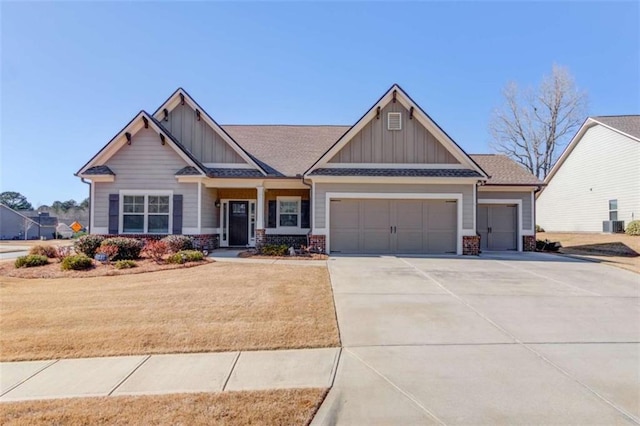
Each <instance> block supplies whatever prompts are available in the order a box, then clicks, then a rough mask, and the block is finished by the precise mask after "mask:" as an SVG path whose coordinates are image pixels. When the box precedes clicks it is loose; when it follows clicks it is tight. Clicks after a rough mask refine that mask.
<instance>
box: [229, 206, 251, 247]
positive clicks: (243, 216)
mask: <svg viewBox="0 0 640 426" xmlns="http://www.w3.org/2000/svg"><path fill="white" fill-rule="evenodd" d="M248 219H249V202H248V201H229V245H230V246H246V245H247V244H248V243H249V220H248Z"/></svg>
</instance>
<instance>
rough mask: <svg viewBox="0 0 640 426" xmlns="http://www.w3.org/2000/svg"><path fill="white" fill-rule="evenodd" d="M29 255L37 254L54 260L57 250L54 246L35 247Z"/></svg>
mask: <svg viewBox="0 0 640 426" xmlns="http://www.w3.org/2000/svg"><path fill="white" fill-rule="evenodd" d="M29 254H37V255H40V256H46V257H48V258H49V259H53V258H55V257H56V248H55V247H54V246H33V247H31V250H29Z"/></svg>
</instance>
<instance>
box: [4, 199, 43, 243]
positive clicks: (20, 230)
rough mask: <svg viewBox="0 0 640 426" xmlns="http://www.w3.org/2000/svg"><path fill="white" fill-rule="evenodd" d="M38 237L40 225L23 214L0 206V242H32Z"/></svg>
mask: <svg viewBox="0 0 640 426" xmlns="http://www.w3.org/2000/svg"><path fill="white" fill-rule="evenodd" d="M39 237H40V224H39V223H38V222H36V221H35V220H33V219H32V218H30V217H28V216H26V215H25V214H24V212H19V211H17V210H13V209H12V208H10V207H8V206H5V205H4V204H0V240H33V239H36V238H39Z"/></svg>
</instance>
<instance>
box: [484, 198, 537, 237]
mask: <svg viewBox="0 0 640 426" xmlns="http://www.w3.org/2000/svg"><path fill="white" fill-rule="evenodd" d="M531 195H532V194H531V192H530V191H522V192H520V191H518V192H514V191H508V192H507V191H505V192H495V191H482V190H481V189H478V199H477V203H478V204H482V200H483V199H485V200H489V199H494V200H522V230H523V231H533V228H534V218H533V209H532V204H531V198H532V197H531Z"/></svg>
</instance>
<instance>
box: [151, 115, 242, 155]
mask: <svg viewBox="0 0 640 426" xmlns="http://www.w3.org/2000/svg"><path fill="white" fill-rule="evenodd" d="M162 124H163V125H164V127H165V128H166V129H167V130H168V131H169V132H171V134H172V135H173V136H175V137H176V138H177V139H178V140H179V141H180V142H181V143H182V145H183V146H184V147H185V148H186V149H188V150H189V151H190V152H191V153H192V154H193V155H194V156H195V157H196V158H197V159H198V160H200V162H202V163H225V164H247V163H246V161H244V159H243V158H242V157H240V155H239V154H238V153H237V152H236V151H235V150H234V149H233V148H232V147H231V146H230V145H229V144H228V143H227V142H226V141H225V140H223V139H222V137H221V136H220V135H219V134H218V133H217V132H216V131H215V130H214V129H213V128H212V127H211V126H210V125H209V124H207V123H206V122H205V121H204V120H203V119H202V116H201V117H200V120H198V116H197V113H196V111H195V109H193V108H192V107H191V106H189V105H187V104H186V103H185V104H184V105H182V104H178V106H176V107H175V108H174V109H173V110H171V112H169V114H168V116H167V118H166V119H164V118H163V121H162Z"/></svg>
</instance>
